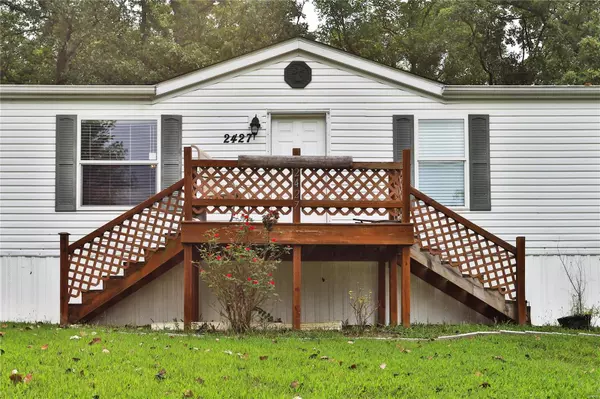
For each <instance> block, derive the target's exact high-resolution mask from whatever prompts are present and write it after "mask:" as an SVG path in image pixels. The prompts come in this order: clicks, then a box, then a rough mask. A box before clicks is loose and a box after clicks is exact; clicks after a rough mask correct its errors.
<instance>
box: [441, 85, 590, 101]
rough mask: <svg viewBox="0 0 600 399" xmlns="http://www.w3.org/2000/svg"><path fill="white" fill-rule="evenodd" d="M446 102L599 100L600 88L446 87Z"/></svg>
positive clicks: (543, 86)
mask: <svg viewBox="0 0 600 399" xmlns="http://www.w3.org/2000/svg"><path fill="white" fill-rule="evenodd" d="M443 97H444V99H446V100H532V99H547V100H551V99H554V100H569V99H570V100H593V99H596V100H600V86H554V85H540V86H506V85H503V86H500V85H499V86H466V85H465V86H458V85H457V86H453V85H450V86H446V87H444V92H443Z"/></svg>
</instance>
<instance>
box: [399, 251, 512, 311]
mask: <svg viewBox="0 0 600 399" xmlns="http://www.w3.org/2000/svg"><path fill="white" fill-rule="evenodd" d="M410 257H411V268H410V269H411V273H412V274H414V275H415V276H417V277H419V278H420V279H421V280H423V281H425V282H427V283H428V284H430V285H432V286H433V287H435V288H437V289H439V290H440V291H442V292H444V293H445V294H447V295H449V296H451V297H452V298H454V299H456V300H457V301H459V302H461V303H463V304H464V305H466V306H467V307H469V308H471V309H473V310H475V311H476V312H478V313H480V314H482V315H484V316H485V317H487V318H489V319H491V320H494V321H496V322H506V321H514V320H516V311H515V307H514V305H513V304H512V303H509V302H507V301H506V299H505V297H504V295H502V294H501V293H500V292H498V290H495V289H486V288H484V287H483V284H481V282H480V281H479V280H478V279H477V278H472V277H469V276H463V275H462V274H461V273H460V271H459V270H458V269H456V268H453V267H452V266H450V265H449V264H447V263H443V262H442V261H441V260H440V259H439V257H438V256H435V255H432V254H431V253H429V252H427V250H423V249H421V248H420V247H419V246H418V245H417V244H414V245H413V246H412V247H411V250H410Z"/></svg>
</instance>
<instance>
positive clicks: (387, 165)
mask: <svg viewBox="0 0 600 399" xmlns="http://www.w3.org/2000/svg"><path fill="white" fill-rule="evenodd" d="M295 158H302V157H295ZM319 158H322V157H319ZM190 165H191V166H192V167H203V168H206V167H225V168H235V167H240V168H242V167H248V168H249V167H262V168H274V169H277V168H301V169H319V168H320V169H373V170H402V163H401V162H350V163H348V164H347V165H346V166H341V163H340V164H339V165H332V164H326V163H321V164H319V163H313V164H308V163H295V164H290V163H281V164H275V163H273V162H265V163H264V164H261V163H252V164H248V163H243V162H240V161H238V160H223V159H221V160H219V159H193V160H191V161H190Z"/></svg>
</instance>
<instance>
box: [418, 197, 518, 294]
mask: <svg viewBox="0 0 600 399" xmlns="http://www.w3.org/2000/svg"><path fill="white" fill-rule="evenodd" d="M411 219H412V222H413V223H414V227H415V238H416V239H417V242H418V243H419V245H420V246H421V248H423V249H426V250H428V251H429V252H431V253H432V254H434V255H438V256H439V257H440V259H441V260H442V261H445V262H448V263H450V264H451V265H452V266H454V267H457V268H458V269H459V270H460V271H461V273H463V274H466V275H469V276H471V277H475V278H477V279H479V281H480V282H481V283H482V284H483V286H484V287H485V288H491V289H497V290H498V291H499V292H500V293H502V294H504V295H505V297H506V298H507V299H515V298H516V267H517V262H516V256H515V254H514V253H513V252H512V251H510V250H508V249H507V248H505V247H503V246H501V245H499V244H498V243H495V242H493V241H492V240H490V239H488V238H485V237H483V236H482V235H481V234H479V233H477V232H475V231H474V230H473V229H471V228H468V227H467V226H465V225H464V224H462V223H460V222H459V221H457V220H456V219H454V218H452V217H451V216H449V215H447V214H446V213H445V212H444V211H443V209H441V207H440V208H439V209H438V208H437V207H433V206H431V205H429V204H427V203H426V202H425V201H423V200H422V199H419V198H416V197H413V198H412V200H411Z"/></svg>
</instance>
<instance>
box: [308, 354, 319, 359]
mask: <svg viewBox="0 0 600 399" xmlns="http://www.w3.org/2000/svg"><path fill="white" fill-rule="evenodd" d="M317 356H318V354H317V353H313V354H312V355H310V356H309V357H308V358H309V359H316V358H317Z"/></svg>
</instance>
